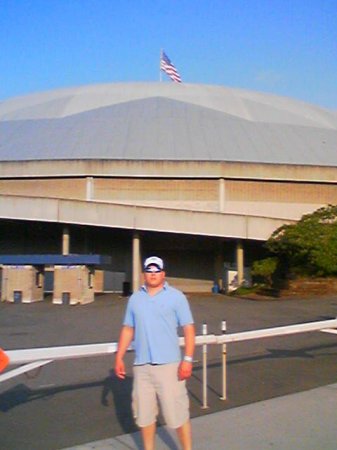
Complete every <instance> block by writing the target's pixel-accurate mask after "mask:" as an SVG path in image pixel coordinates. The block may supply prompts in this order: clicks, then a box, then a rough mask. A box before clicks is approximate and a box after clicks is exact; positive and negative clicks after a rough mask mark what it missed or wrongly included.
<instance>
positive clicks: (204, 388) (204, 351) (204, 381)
mask: <svg viewBox="0 0 337 450" xmlns="http://www.w3.org/2000/svg"><path fill="white" fill-rule="evenodd" d="M202 334H203V336H206V335H207V324H206V323H203V324H202ZM201 408H202V409H207V408H208V405H207V344H203V345H202V407H201Z"/></svg>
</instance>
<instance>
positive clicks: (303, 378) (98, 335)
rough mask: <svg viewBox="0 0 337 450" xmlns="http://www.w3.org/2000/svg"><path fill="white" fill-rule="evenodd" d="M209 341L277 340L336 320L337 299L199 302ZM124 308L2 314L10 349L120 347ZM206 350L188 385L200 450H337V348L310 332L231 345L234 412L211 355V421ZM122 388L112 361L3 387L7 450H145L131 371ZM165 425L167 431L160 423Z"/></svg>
mask: <svg viewBox="0 0 337 450" xmlns="http://www.w3.org/2000/svg"><path fill="white" fill-rule="evenodd" d="M190 303H191V307H192V310H193V314H194V318H195V321H196V327H197V332H198V334H200V330H201V328H202V324H203V323H207V324H208V333H210V334H211V333H214V334H219V333H220V325H221V320H222V319H223V318H225V319H226V321H227V324H228V326H227V332H228V333H232V332H233V333H234V332H239V331H248V330H255V329H260V328H269V327H274V326H282V325H290V324H295V323H304V322H313V321H320V320H327V319H332V318H335V317H336V315H337V314H336V313H337V299H336V297H335V296H331V297H327V296H326V297H324V298H323V297H322V298H312V299H271V300H268V301H267V300H266V301H264V300H263V301H262V300H261V301H252V300H249V299H240V298H231V297H225V296H220V295H209V296H205V295H200V296H199V295H197V296H196V295H194V296H190ZM125 304H126V299H123V298H119V297H116V296H112V295H104V296H101V297H98V298H97V299H96V300H95V302H94V303H92V304H88V305H85V306H79V307H73V306H55V305H53V304H51V302H50V301H48V299H47V300H46V301H45V302H40V303H37V304H17V305H13V304H6V303H3V302H2V303H1V304H0V342H1V347H2V348H4V349H6V350H10V349H20V348H21V349H22V348H34V347H49V346H59V345H61V346H62V345H79V344H86V343H99V342H113V341H116V340H117V339H118V335H119V331H120V324H121V322H122V317H123V315H124V310H125ZM201 350H202V349H201V348H200V347H199V348H198V349H197V351H196V355H195V357H196V362H195V364H194V370H193V376H192V378H191V379H190V380H189V382H188V390H189V396H190V403H191V417H192V426H193V438H194V447H193V448H194V450H198V449H203V450H222V449H224V450H235V449H240V450H246V449H247V450H257V449H259V450H264V449H268V450H270V449H272V450H275V449H279V450H295V449H296V450H298V449H305V450H311V449H314V448H315V450H337V444H336V442H337V439H336V438H337V436H336V429H337V427H336V425H337V420H336V408H335V405H336V404H337V402H336V395H337V394H336V392H337V384H335V383H337V377H336V374H337V372H336V368H337V336H336V335H333V334H330V333H321V332H312V333H301V334H299V335H293V336H281V337H273V338H264V339H258V340H253V341H245V342H241V343H240V342H239V343H235V344H231V345H228V348H227V352H228V367H227V369H228V370H227V381H228V383H227V397H228V398H227V400H226V401H222V400H220V399H219V397H220V396H221V392H222V383H221V381H222V378H221V349H220V348H219V346H209V349H208V375H207V378H208V382H207V385H208V405H209V408H208V409H203V408H201V406H202V390H201V388H202V367H201V363H200V361H201V357H202V354H201ZM126 359H127V361H126V362H127V367H128V376H127V379H126V380H124V381H123V383H121V382H119V381H118V380H116V378H115V377H113V376H111V373H110V371H111V366H112V363H113V360H112V358H111V356H109V355H107V356H106V357H92V358H84V359H82V358H79V359H74V360H66V361H59V362H53V363H51V364H48V365H47V366H45V367H43V368H42V369H41V370H36V371H32V372H31V373H29V374H27V375H21V376H18V377H16V378H13V379H11V380H7V381H5V382H3V383H0V448H1V449H6V450H60V449H77V450H79V449H82V450H87V449H95V448H97V449H100V450H104V449H137V450H139V449H141V448H142V447H141V439H140V436H139V433H135V432H136V427H135V426H134V424H133V421H132V414H131V411H130V396H131V385H132V376H131V374H132V372H131V371H132V360H133V355H132V354H129V355H128V358H126ZM159 423H160V424H163V422H162V420H161V417H159ZM178 448H179V447H178V444H177V441H176V438H175V433H174V432H173V433H172V432H171V431H170V430H168V429H167V428H165V427H163V426H161V427H159V428H158V436H157V450H164V449H171V450H172V449H173V450H174V449H175V450H177V449H178Z"/></svg>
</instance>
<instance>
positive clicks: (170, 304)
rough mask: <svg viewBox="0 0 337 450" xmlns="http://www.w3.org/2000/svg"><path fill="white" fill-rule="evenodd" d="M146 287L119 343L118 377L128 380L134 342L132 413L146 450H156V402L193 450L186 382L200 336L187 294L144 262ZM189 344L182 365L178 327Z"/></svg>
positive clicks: (153, 260)
mask: <svg viewBox="0 0 337 450" xmlns="http://www.w3.org/2000/svg"><path fill="white" fill-rule="evenodd" d="M144 280H145V284H144V285H143V286H142V287H141V289H140V290H139V291H138V292H136V293H134V294H133V295H132V296H131V297H130V299H129V302H128V305H127V308H126V313H125V318H124V322H123V327H122V331H121V334H120V338H119V342H118V351H117V354H116V361H115V373H116V375H117V377H119V378H122V379H123V378H125V374H126V372H125V366H124V362H123V357H124V355H125V352H126V350H127V348H128V347H129V345H130V343H131V341H132V340H134V349H135V362H134V382H133V393H132V398H133V402H132V403H133V405H132V406H133V411H134V416H135V419H136V423H137V425H138V426H139V427H140V429H141V434H142V439H143V444H144V449H145V450H154V448H155V447H154V441H155V432H156V417H157V414H158V406H157V398H159V402H160V406H161V410H162V413H163V416H164V418H165V421H166V423H167V425H168V426H169V427H171V428H175V429H176V430H177V434H178V438H179V440H180V442H181V445H182V448H183V450H191V449H192V437H191V424H190V419H189V401H188V396H187V390H186V380H187V379H188V378H190V376H191V374H192V362H193V352H194V346H195V331H194V324H193V318H192V314H191V311H190V307H189V305H188V302H187V299H186V297H185V296H184V294H183V293H182V292H180V291H178V290H177V289H174V288H173V287H171V286H169V285H168V283H167V282H166V281H165V271H164V263H163V260H162V259H161V258H158V257H157V256H151V257H150V258H147V259H146V260H145V262H144ZM178 326H181V327H182V328H183V332H184V338H185V356H184V357H183V359H181V353H180V348H179V337H178V334H177V327H178Z"/></svg>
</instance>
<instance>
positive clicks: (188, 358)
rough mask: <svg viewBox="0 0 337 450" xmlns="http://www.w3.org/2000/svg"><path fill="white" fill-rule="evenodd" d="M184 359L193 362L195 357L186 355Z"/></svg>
mask: <svg viewBox="0 0 337 450" xmlns="http://www.w3.org/2000/svg"><path fill="white" fill-rule="evenodd" d="M184 361H187V362H190V363H191V362H193V358H192V356H186V355H185V356H184Z"/></svg>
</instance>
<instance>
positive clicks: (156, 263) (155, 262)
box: [144, 256, 164, 270]
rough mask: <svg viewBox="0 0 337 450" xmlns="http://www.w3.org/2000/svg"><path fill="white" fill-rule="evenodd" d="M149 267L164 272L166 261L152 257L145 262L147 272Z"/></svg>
mask: <svg viewBox="0 0 337 450" xmlns="http://www.w3.org/2000/svg"><path fill="white" fill-rule="evenodd" d="M149 266H156V267H158V269H160V270H163V269H164V261H163V260H162V259H161V258H158V256H150V257H149V258H146V260H145V261H144V270H146V269H147V268H148V267H149Z"/></svg>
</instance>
